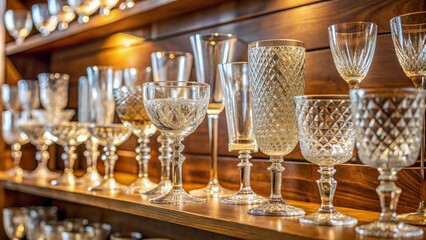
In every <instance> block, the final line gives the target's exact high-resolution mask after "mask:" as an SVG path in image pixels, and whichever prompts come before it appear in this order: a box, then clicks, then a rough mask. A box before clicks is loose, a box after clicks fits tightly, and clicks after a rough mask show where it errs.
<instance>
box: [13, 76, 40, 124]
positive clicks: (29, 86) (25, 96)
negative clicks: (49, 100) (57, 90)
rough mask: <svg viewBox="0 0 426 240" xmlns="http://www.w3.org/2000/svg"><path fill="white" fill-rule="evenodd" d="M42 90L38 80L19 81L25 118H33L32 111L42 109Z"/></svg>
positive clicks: (20, 97)
mask: <svg viewBox="0 0 426 240" xmlns="http://www.w3.org/2000/svg"><path fill="white" fill-rule="evenodd" d="M39 92H40V90H39V84H38V81H37V80H19V81H18V98H19V102H20V103H21V107H22V110H23V116H22V117H23V118H24V119H28V118H30V117H31V111H32V110H33V109H36V108H39V107H40V93H39Z"/></svg>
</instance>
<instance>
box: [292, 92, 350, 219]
mask: <svg viewBox="0 0 426 240" xmlns="http://www.w3.org/2000/svg"><path fill="white" fill-rule="evenodd" d="M294 102H295V105H296V117H297V124H298V129H299V143H300V149H301V151H302V155H303V157H304V158H305V159H306V160H308V161H309V162H311V163H314V164H317V165H319V167H320V168H319V170H318V172H319V173H320V174H321V177H320V179H319V180H317V184H318V188H319V192H320V195H321V207H320V209H319V210H318V212H316V213H313V214H309V215H306V216H304V217H302V218H300V219H299V221H300V222H301V223H305V224H313V225H329V226H342V225H354V224H356V223H357V220H356V219H355V218H352V217H349V216H346V215H344V214H342V213H340V212H338V211H337V210H336V209H335V208H334V206H333V197H334V192H335V191H336V186H337V181H336V180H335V179H334V178H333V175H334V173H335V172H336V170H335V169H334V165H336V164H342V163H345V162H347V161H349V160H350V159H351V157H352V154H353V150H354V146H355V131H354V129H353V122H352V114H351V108H350V107H351V101H350V100H349V97H348V96H333V95H322V96H321V95H318V96H297V97H294Z"/></svg>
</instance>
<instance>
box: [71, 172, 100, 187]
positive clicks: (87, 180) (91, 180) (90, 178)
mask: <svg viewBox="0 0 426 240" xmlns="http://www.w3.org/2000/svg"><path fill="white" fill-rule="evenodd" d="M102 179H103V176H101V175H100V174H99V172H98V171H97V170H94V169H92V168H90V169H87V172H86V173H85V174H84V175H83V176H81V177H80V178H79V179H78V180H77V182H78V183H80V184H84V185H89V186H91V185H98V184H100V183H101V181H102Z"/></svg>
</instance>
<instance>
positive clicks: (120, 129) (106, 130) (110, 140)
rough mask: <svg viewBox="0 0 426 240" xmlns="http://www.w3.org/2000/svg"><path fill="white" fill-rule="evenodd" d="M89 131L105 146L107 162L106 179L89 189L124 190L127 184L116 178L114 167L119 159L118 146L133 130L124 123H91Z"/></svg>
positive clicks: (104, 157) (103, 158) (104, 158)
mask: <svg viewBox="0 0 426 240" xmlns="http://www.w3.org/2000/svg"><path fill="white" fill-rule="evenodd" d="M89 132H90V133H91V134H92V137H94V138H95V139H96V141H97V142H98V143H99V145H101V146H104V154H103V155H102V160H103V161H104V162H105V176H104V179H103V180H102V181H101V182H100V183H99V184H97V185H94V186H91V187H89V191H104V190H105V191H122V190H124V189H125V188H126V186H124V185H122V184H120V183H118V182H117V181H116V180H115V179H114V167H115V163H116V161H117V159H118V156H117V153H116V151H117V148H116V146H118V145H120V144H122V143H123V142H124V141H126V140H127V138H128V137H129V136H130V134H131V132H130V131H129V130H128V129H127V128H126V127H125V126H123V125H122V124H110V125H107V126H101V125H93V124H92V125H90V126H89Z"/></svg>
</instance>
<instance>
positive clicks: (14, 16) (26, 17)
mask: <svg viewBox="0 0 426 240" xmlns="http://www.w3.org/2000/svg"><path fill="white" fill-rule="evenodd" d="M4 25H5V27H6V29H7V31H8V32H9V34H10V35H11V36H12V37H13V38H14V39H15V44H16V45H21V44H22V43H23V42H24V40H25V38H26V37H28V35H30V33H31V30H32V29H33V21H32V19H31V12H30V11H27V10H7V11H6V12H5V13H4Z"/></svg>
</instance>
